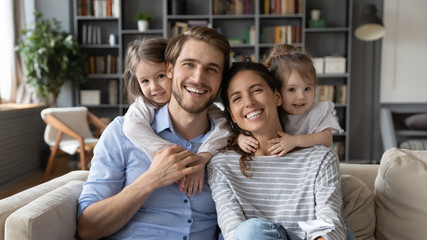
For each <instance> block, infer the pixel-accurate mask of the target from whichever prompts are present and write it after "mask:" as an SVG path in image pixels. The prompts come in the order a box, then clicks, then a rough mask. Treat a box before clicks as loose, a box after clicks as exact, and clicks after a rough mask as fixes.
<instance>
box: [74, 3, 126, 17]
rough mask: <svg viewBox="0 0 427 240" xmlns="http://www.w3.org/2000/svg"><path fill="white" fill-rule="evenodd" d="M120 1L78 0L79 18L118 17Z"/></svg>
mask: <svg viewBox="0 0 427 240" xmlns="http://www.w3.org/2000/svg"><path fill="white" fill-rule="evenodd" d="M119 1H120V0H77V14H78V15H79V16H93V17H112V16H114V17H118V16H119V6H118V5H119V4H120V2H119Z"/></svg>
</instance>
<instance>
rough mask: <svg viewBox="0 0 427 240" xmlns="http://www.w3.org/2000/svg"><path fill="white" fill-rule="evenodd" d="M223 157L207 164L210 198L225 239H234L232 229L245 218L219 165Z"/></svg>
mask: <svg viewBox="0 0 427 240" xmlns="http://www.w3.org/2000/svg"><path fill="white" fill-rule="evenodd" d="M224 160H225V159H224V157H222V158H221V159H219V158H217V159H215V160H214V161H215V162H214V161H212V160H211V162H210V163H209V164H208V168H207V169H208V176H209V185H210V187H211V189H212V198H213V199H214V201H215V206H216V211H217V215H218V224H219V227H220V228H221V233H222V235H223V237H224V239H225V240H232V239H234V235H233V234H234V230H235V229H236V228H237V227H238V226H239V225H240V223H242V222H244V221H245V220H246V218H245V216H244V214H243V212H242V208H241V206H240V204H239V203H238V201H237V199H236V197H235V194H234V193H233V191H232V189H231V187H230V185H229V184H228V182H227V180H226V178H225V177H224V175H223V173H222V171H221V170H220V169H219V165H218V164H216V163H218V162H220V161H224Z"/></svg>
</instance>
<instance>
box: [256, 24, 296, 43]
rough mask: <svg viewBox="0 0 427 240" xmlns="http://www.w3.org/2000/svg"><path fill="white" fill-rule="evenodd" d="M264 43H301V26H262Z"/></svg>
mask: <svg viewBox="0 0 427 240" xmlns="http://www.w3.org/2000/svg"><path fill="white" fill-rule="evenodd" d="M260 40H261V42H262V43H275V44H285V43H288V44H292V43H301V26H299V25H298V26H292V25H281V26H279V25H278V26H263V27H261V36H260Z"/></svg>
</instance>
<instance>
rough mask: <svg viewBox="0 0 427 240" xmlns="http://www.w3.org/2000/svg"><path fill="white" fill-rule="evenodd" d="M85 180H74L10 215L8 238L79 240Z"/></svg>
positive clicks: (7, 229) (6, 229)
mask: <svg viewBox="0 0 427 240" xmlns="http://www.w3.org/2000/svg"><path fill="white" fill-rule="evenodd" d="M82 186H83V181H78V180H76V181H71V182H69V183H67V184H65V185H64V186H62V187H60V188H57V189H55V190H53V191H51V192H49V193H47V194H45V195H43V196H41V197H39V198H37V199H36V200H34V201H32V202H30V203H29V204H27V205H26V206H24V207H22V208H20V209H19V210H17V211H15V212H14V213H13V214H11V215H10V216H9V218H7V220H6V224H5V238H6V239H34V240H36V239H44V240H50V239H52V240H54V239H64V240H66V239H75V238H74V235H75V233H76V213H77V201H78V198H79V196H80V193H81V191H82Z"/></svg>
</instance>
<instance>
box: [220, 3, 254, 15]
mask: <svg viewBox="0 0 427 240" xmlns="http://www.w3.org/2000/svg"><path fill="white" fill-rule="evenodd" d="M254 1H255V0H213V1H212V13H213V15H247V14H254V12H255V11H254Z"/></svg>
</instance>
